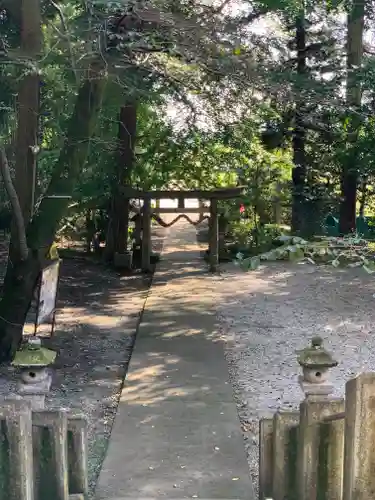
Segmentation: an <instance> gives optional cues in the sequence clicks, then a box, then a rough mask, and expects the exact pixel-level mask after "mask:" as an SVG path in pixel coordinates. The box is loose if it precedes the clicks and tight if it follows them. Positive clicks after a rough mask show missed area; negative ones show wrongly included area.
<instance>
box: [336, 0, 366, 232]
mask: <svg viewBox="0 0 375 500" xmlns="http://www.w3.org/2000/svg"><path fill="white" fill-rule="evenodd" d="M365 5H366V0H356V1H355V2H353V4H352V7H351V10H350V12H349V13H348V21H347V22H348V32H347V59H346V65H347V80H346V103H347V106H348V108H350V109H354V110H355V109H356V108H358V107H360V105H361V101H362V93H361V83H360V81H359V80H358V78H357V75H356V73H357V69H358V68H360V67H361V65H362V57H363V34H364V17H365ZM359 125H360V122H359V120H358V117H357V116H356V115H352V116H351V123H350V127H349V132H352V133H351V134H349V135H350V137H351V141H350V142H351V143H355V142H356V134H355V132H357V131H358V128H359ZM353 132H354V134H353ZM351 143H349V144H348V148H347V153H348V154H347V155H346V158H345V160H344V165H343V168H342V173H341V198H342V202H341V206H340V234H342V235H344V234H348V233H351V232H353V231H355V229H356V208H357V185H358V171H357V165H356V163H357V161H356V160H357V158H356V154H353V151H352V148H351Z"/></svg>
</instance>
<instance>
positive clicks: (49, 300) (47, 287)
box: [34, 259, 60, 337]
mask: <svg viewBox="0 0 375 500" xmlns="http://www.w3.org/2000/svg"><path fill="white" fill-rule="evenodd" d="M59 275H60V260H59V259H57V260H54V261H52V263H51V264H49V265H48V266H47V267H45V268H44V269H43V271H42V272H41V276H40V280H39V285H38V299H37V305H36V315H35V324H34V335H36V334H37V332H38V327H39V326H40V325H42V324H46V323H51V320H52V326H51V337H52V335H53V332H54V329H55V317H56V302H57V290H58V286H59Z"/></svg>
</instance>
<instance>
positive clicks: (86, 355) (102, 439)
mask: <svg viewBox="0 0 375 500" xmlns="http://www.w3.org/2000/svg"><path fill="white" fill-rule="evenodd" d="M163 235H164V230H161V229H157V230H156V231H154V235H153V250H154V251H155V252H160V251H161V249H162V244H163ZM1 257H2V263H3V266H2V267H3V268H4V262H5V260H4V259H6V248H5V244H3V245H0V259H1ZM151 280H152V276H151V275H149V276H145V275H142V274H141V273H137V274H133V275H128V276H120V275H119V274H118V273H116V272H114V271H112V270H110V269H107V268H105V267H104V266H103V265H99V264H95V263H92V262H91V263H90V262H87V261H85V260H83V259H80V258H75V259H65V260H63V262H62V268H61V278H60V287H59V297H58V310H57V315H56V330H55V334H54V336H53V337H52V338H51V339H46V340H45V345H46V346H48V347H51V348H52V349H55V350H56V351H57V352H58V356H57V361H56V363H55V366H54V370H53V378H54V380H53V386H52V390H51V393H50V395H49V396H48V398H47V407H49V408H56V409H57V408H66V409H70V410H72V411H74V412H77V413H80V414H83V415H85V416H86V418H87V420H88V426H89V468H90V488H91V492H93V490H94V487H95V482H96V479H97V476H98V473H99V471H100V467H101V463H102V461H103V459H104V455H105V452H106V448H107V442H108V438H109V436H110V432H111V428H112V424H113V421H114V417H115V413H116V409H117V404H118V397H119V393H120V390H121V384H122V382H123V379H124V376H125V373H126V370H127V365H128V362H129V359H130V355H131V350H132V346H133V343H134V340H135V335H136V331H137V327H138V324H139V321H140V317H141V313H142V310H143V307H144V303H145V299H146V297H147V294H148V290H149V287H150V283H151ZM46 331H48V328H47V329H46V328H43V335H44V334H45V333H46ZM16 381H17V374H16V373H15V372H14V370H13V369H12V368H10V367H4V366H3V367H0V397H6V396H9V394H12V393H14V392H15V391H16Z"/></svg>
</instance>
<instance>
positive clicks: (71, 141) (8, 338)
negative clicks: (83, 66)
mask: <svg viewBox="0 0 375 500" xmlns="http://www.w3.org/2000/svg"><path fill="white" fill-rule="evenodd" d="M95 75H96V76H95ZM95 75H91V78H90V77H89V78H88V79H87V80H85V81H84V83H83V84H82V86H81V88H80V90H79V93H78V96H77V100H76V105H75V109H74V112H73V114H72V116H71V118H70V121H69V125H68V131H67V137H66V140H65V144H64V146H63V148H62V150H61V152H60V157H59V159H58V161H57V163H56V165H55V168H54V170H53V173H52V176H51V180H50V184H49V186H48V189H47V191H46V193H45V197H44V198H43V200H42V202H41V203H40V206H39V208H38V211H37V212H36V214H35V216H34V217H33V219H32V220H31V222H30V224H29V225H28V228H27V244H28V248H29V255H28V258H27V260H26V261H22V260H19V259H17V260H15V261H9V263H8V267H7V273H6V277H5V280H4V288H3V295H2V299H1V301H0V361H5V360H9V359H12V358H13V356H14V353H15V351H16V349H17V347H18V346H19V344H20V341H21V339H22V331H23V325H24V323H25V320H26V316H27V312H28V310H29V307H30V303H31V300H32V298H33V293H34V290H35V286H36V284H37V281H38V278H39V275H40V272H41V270H42V269H43V266H44V265H45V256H46V254H47V252H48V250H49V248H50V246H51V244H52V243H53V241H54V237H55V233H56V230H57V228H58V224H59V222H60V220H61V218H62V217H63V215H64V213H65V211H66V209H67V206H68V203H69V197H68V196H70V195H71V194H72V192H73V188H74V185H75V182H76V180H77V177H78V175H79V173H80V171H81V169H82V167H83V165H84V163H85V161H86V158H87V154H88V148H89V143H90V137H91V136H92V135H93V133H94V130H95V126H96V123H97V118H98V115H99V112H100V107H101V100H102V95H103V91H104V87H105V81H106V80H105V78H104V77H103V76H102V75H101V74H99V73H95ZM56 195H57V196H59V195H60V196H61V197H55V196H56Z"/></svg>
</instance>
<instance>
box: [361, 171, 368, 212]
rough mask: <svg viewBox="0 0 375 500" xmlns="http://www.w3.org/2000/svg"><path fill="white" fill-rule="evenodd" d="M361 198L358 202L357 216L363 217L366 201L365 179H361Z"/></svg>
mask: <svg viewBox="0 0 375 500" xmlns="http://www.w3.org/2000/svg"><path fill="white" fill-rule="evenodd" d="M361 191H362V194H361V199H360V202H359V216H360V217H364V215H365V207H366V202H367V180H366V179H364V180H363V181H362V186H361Z"/></svg>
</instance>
